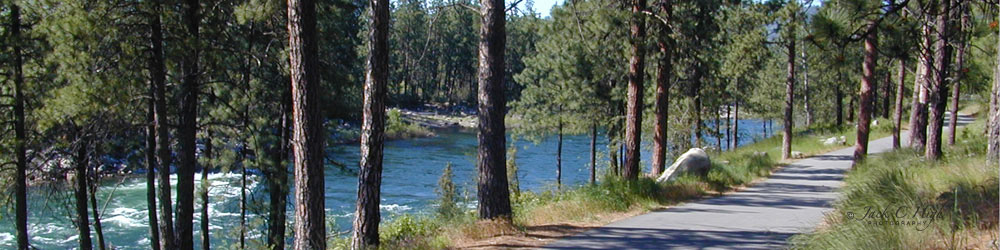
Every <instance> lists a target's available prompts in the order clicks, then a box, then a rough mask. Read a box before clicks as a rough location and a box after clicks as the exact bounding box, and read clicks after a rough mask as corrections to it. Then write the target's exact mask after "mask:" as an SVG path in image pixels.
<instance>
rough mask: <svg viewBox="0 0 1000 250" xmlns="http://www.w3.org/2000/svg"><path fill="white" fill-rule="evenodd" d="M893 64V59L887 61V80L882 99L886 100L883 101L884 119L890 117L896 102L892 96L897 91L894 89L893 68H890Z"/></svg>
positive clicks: (883, 86) (883, 84)
mask: <svg viewBox="0 0 1000 250" xmlns="http://www.w3.org/2000/svg"><path fill="white" fill-rule="evenodd" d="M891 64H892V61H891V60H890V61H886V62H885V65H886V70H885V81H883V83H882V100H884V101H883V102H882V113H881V114H882V118H883V119H889V113H892V104H893V103H894V102H893V100H894V99H893V98H892V96H893V93H895V91H893V89H892V70H891V69H889V65H891Z"/></svg>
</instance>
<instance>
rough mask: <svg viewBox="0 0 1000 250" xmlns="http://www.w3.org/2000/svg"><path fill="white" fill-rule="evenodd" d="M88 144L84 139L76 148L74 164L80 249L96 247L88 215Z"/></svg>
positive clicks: (89, 249)
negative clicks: (92, 239)
mask: <svg viewBox="0 0 1000 250" xmlns="http://www.w3.org/2000/svg"><path fill="white" fill-rule="evenodd" d="M87 144H88V140H87V139H84V140H82V142H81V143H79V145H77V149H76V157H75V159H73V160H74V164H76V168H75V176H74V178H75V179H76V189H74V190H73V195H74V196H76V227H77V232H78V235H79V237H80V240H79V241H80V249H81V250H91V249H94V244H93V243H92V242H91V241H90V219H88V217H87V186H88V184H87Z"/></svg>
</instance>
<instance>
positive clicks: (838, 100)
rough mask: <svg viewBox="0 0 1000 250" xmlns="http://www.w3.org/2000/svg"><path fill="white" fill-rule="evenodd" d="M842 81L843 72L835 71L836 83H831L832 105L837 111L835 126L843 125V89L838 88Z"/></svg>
mask: <svg viewBox="0 0 1000 250" xmlns="http://www.w3.org/2000/svg"><path fill="white" fill-rule="evenodd" d="M843 81H844V77H843V74H842V73H840V72H837V83H836V84H834V85H833V96H834V97H833V99H835V100H834V103H835V105H834V107H835V108H836V112H837V121H836V122H837V127H841V126H844V91H842V90H840V84H842V82H843Z"/></svg>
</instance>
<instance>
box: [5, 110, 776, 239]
mask: <svg viewBox="0 0 1000 250" xmlns="http://www.w3.org/2000/svg"><path fill="white" fill-rule="evenodd" d="M761 125H762V122H761V121H760V120H741V121H740V130H741V131H740V134H741V136H742V137H741V144H748V143H752V142H753V141H754V138H762V137H766V136H769V135H770V134H772V133H773V132H772V131H770V129H769V131H768V132H769V133H768V135H765V134H764V131H763V129H762V126H761ZM777 127H780V124H779V125H778V126H777ZM779 129H780V128H779ZM436 133H437V136H434V137H429V138H418V139H409V140H394V141H389V142H386V145H385V158H384V159H385V160H384V161H385V163H384V170H383V174H382V178H383V179H382V202H381V203H382V205H381V210H382V212H383V214H384V215H386V217H390V218H391V217H393V216H395V215H399V214H428V213H432V211H433V206H434V205H433V204H434V200H435V199H436V198H437V196H436V195H435V193H434V189H435V188H436V187H437V181H438V178H439V177H440V176H441V171H442V170H443V169H444V167H445V165H446V164H448V163H451V164H453V169H454V174H455V179H454V181H455V183H456V185H457V186H458V187H459V192H460V196H466V197H468V198H469V199H470V200H472V201H473V202H474V200H475V185H474V184H475V180H474V177H473V176H475V175H474V174H475V160H476V155H475V154H476V146H477V140H476V134H475V133H474V132H472V131H462V130H440V131H436ZM706 141H707V142H709V143H712V144H714V141H715V139H714V138H711V137H707V138H706ZM597 142H598V147H597V149H598V154H597V155H598V169H599V171H601V170H600V169H601V168H603V167H604V166H606V165H607V164H606V162H607V161H608V159H607V151H606V150H607V146H606V143H607V139H606V138H604V137H603V136H599V137H598V141H597ZM563 143H564V145H563V158H562V160H563V164H562V166H563V167H562V168H563V171H562V182H563V184H564V185H571V186H572V185H581V184H584V183H586V182H587V181H588V180H589V161H590V137H589V136H588V135H567V136H565V137H564V142H563ZM642 149H643V152H642V160H643V163H642V165H643V166H644V168H645V169H644V170H643V171H644V172H646V171H648V168H649V164H648V160H649V156H650V153H649V151H650V149H651V146H650V145H648V143H644V145H643V147H642ZM328 152H330V154H331V158H332V159H334V160H336V161H338V162H341V163H345V164H348V166H351V165H356V164H357V163H356V162H357V161H358V159H359V157H360V156H359V148H358V147H357V145H336V146H332V147H330V148H329V149H328ZM555 155H556V137H555V136H549V137H547V138H545V139H544V140H542V141H541V142H540V143H538V144H534V143H532V142H529V141H525V140H519V141H517V154H516V156H517V159H516V161H517V164H518V166H519V171H518V178H519V179H520V185H521V189H522V190H531V191H541V190H546V189H553V188H554V187H555V186H554V183H555ZM325 174H326V211H327V219H328V220H333V221H334V224H335V225H336V226H335V228H328V230H330V231H331V232H333V231H338V232H347V231H349V230H350V226H351V220H352V217H353V212H354V202H355V199H356V195H357V193H356V192H357V177H356V176H354V175H352V174H350V173H346V172H344V171H343V170H341V169H340V168H339V167H336V166H332V165H331V166H327V168H326V172H325ZM195 179H196V180H200V179H201V176H200V174H196V176H195ZM209 180H210V182H211V188H210V189H209V217H210V228H209V231H210V234H211V240H212V245H213V248H222V247H224V246H229V245H231V244H235V242H234V241H233V240H232V239H238V237H239V216H240V215H239V197H240V188H239V187H240V178H239V175H236V174H223V173H212V174H209ZM173 181H176V180H173ZM258 183H259V179H258V177H257V176H252V177H250V181H249V184H248V194H249V196H250V199H251V200H250V203H254V201H258V202H257V203H263V202H264V201H266V200H267V194H266V192H265V189H264V186H265V185H258ZM52 186H59V187H57V188H53V187H32V188H29V194H28V201H29V203H30V204H29V211H28V214H29V220H28V223H29V226H28V229H29V233H28V234H29V236H30V237H31V244H32V245H33V246H35V247H38V248H39V249H70V248H75V247H76V246H77V245H78V243H77V239H78V237H77V235H76V229H75V227H74V226H73V225H74V224H73V221H72V219H71V218H74V217H75V216H73V211H74V209H73V207H74V206H73V203H72V193H71V192H68V191H66V190H65V188H64V187H66V186H67V185H66V184H65V183H53V184H52ZM196 186H197V187H198V189H200V185H196ZM196 192H197V191H196ZM172 197H173V198H175V199H176V195H173V196H172ZM98 199H99V204H101V206H102V207H104V208H103V214H102V218H101V223H102V226H103V231H104V237H105V240H106V243H107V244H108V245H109V246H114V247H115V248H117V249H147V248H148V246H149V238H148V236H149V224H148V221H147V220H146V218H147V212H148V210H147V209H146V184H145V179H144V178H141V177H139V176H131V177H124V178H114V179H109V180H104V181H103V182H102V183H101V186H100V189H99V191H98ZM195 202H196V206H195V209H196V212H198V214H195V222H194V225H195V235H196V236H195V244H196V245H200V244H201V242H200V237H199V236H198V235H200V232H199V231H200V226H199V225H200V212H199V211H200V209H201V201H200V200H199V199H197V198H196V200H195ZM289 202H290V204H289V206H291V202H293V200H292V198H291V197H289ZM105 203H106V204H107V205H106V206H105V205H104V204H105ZM464 205H466V206H469V207H473V206H475V204H474V203H471V202H470V203H464ZM8 208H9V209H10V210H6V209H5V211H4V213H2V215H3V217H2V218H0V248H4V249H8V248H13V247H14V244H15V240H14V227H13V218H12V217H13V213H12V212H11V211H12V210H13V208H12V206H11V207H8ZM249 209H250V212H249V213H248V220H249V222H248V225H249V227H250V228H251V229H250V230H249V233H248V240H260V241H263V240H264V239H263V234H264V232H265V230H266V229H265V228H264V221H263V218H264V216H266V207H265V206H263V205H251V206H250V207H249ZM255 212H256V213H255ZM289 212H292V209H291V207H289ZM88 213H90V211H88ZM258 213H259V214H260V215H262V216H258V215H257V214H258ZM292 216H294V215H293V214H291V213H290V214H289V223H291V222H292V221H293V218H294V217H292ZM90 219H91V220H93V218H90ZM289 232H290V231H289ZM91 234H94V232H93V231H92V232H91ZM92 237H93V240H94V243H95V244H96V242H97V238H96V235H92Z"/></svg>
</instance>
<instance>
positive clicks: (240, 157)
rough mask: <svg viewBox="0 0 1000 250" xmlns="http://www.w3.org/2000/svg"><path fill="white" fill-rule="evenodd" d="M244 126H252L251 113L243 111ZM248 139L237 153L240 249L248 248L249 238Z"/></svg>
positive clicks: (244, 139)
mask: <svg viewBox="0 0 1000 250" xmlns="http://www.w3.org/2000/svg"><path fill="white" fill-rule="evenodd" d="M243 127H244V128H249V127H250V115H249V114H247V112H246V111H244V112H243ZM247 140H248V139H247V138H246V137H243V142H242V143H241V144H242V145H243V146H241V147H240V152H239V154H237V158H236V162H237V164H239V165H240V249H246V240H247V164H246V162H247V151H248V150H249V149H247V146H246V145H249V142H248V141H247Z"/></svg>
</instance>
